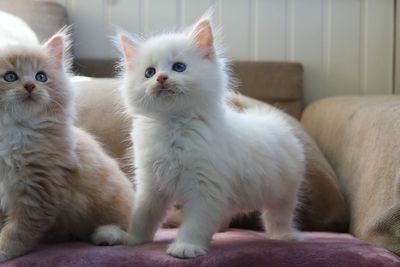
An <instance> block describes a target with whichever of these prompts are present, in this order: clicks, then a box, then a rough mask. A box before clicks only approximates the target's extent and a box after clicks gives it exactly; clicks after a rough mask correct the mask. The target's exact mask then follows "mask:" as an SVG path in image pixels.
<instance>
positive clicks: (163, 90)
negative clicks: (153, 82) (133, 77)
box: [157, 88, 176, 96]
mask: <svg viewBox="0 0 400 267" xmlns="http://www.w3.org/2000/svg"><path fill="white" fill-rule="evenodd" d="M174 94H176V92H175V91H174V90H172V89H168V88H160V89H158V92H157V95H159V96H160V95H174Z"/></svg>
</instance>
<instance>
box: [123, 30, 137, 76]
mask: <svg viewBox="0 0 400 267" xmlns="http://www.w3.org/2000/svg"><path fill="white" fill-rule="evenodd" d="M118 42H119V44H120V47H121V51H122V54H123V55H124V59H125V64H126V66H127V67H128V69H131V68H132V67H133V61H134V60H135V58H136V56H137V52H138V48H139V42H138V41H136V40H134V39H133V38H132V37H130V36H128V35H126V34H119V35H118Z"/></svg>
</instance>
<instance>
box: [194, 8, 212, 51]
mask: <svg viewBox="0 0 400 267" xmlns="http://www.w3.org/2000/svg"><path fill="white" fill-rule="evenodd" d="M189 36H190V38H191V40H192V42H193V43H194V44H195V45H196V46H197V47H198V48H200V49H201V50H203V51H204V57H205V58H212V57H213V56H214V54H215V51H214V34H213V29H212V25H211V16H210V15H206V16H203V17H202V18H201V19H200V20H199V21H198V22H197V23H196V24H195V25H194V27H193V29H192V31H191V32H190V35H189Z"/></svg>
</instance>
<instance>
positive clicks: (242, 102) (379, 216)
mask: <svg viewBox="0 0 400 267" xmlns="http://www.w3.org/2000/svg"><path fill="white" fill-rule="evenodd" d="M0 10H4V11H6V12H10V13H12V14H14V15H17V16H19V17H21V18H22V19H24V20H25V21H26V22H27V23H28V25H29V26H31V28H32V29H33V31H34V32H36V33H37V35H38V38H39V40H45V39H46V38H48V37H49V36H50V35H51V34H53V33H54V32H55V31H56V30H57V29H58V28H59V27H62V26H63V25H64V24H65V23H67V13H66V11H65V9H64V8H63V7H62V6H60V5H58V4H56V3H54V2H48V1H29V0H3V1H1V2H0ZM38 13H40V14H41V15H38ZM32 14H35V16H32ZM36 17H38V18H39V19H36ZM41 23H45V26H43V27H41V26H40V25H41ZM50 26H51V27H50ZM76 63H77V64H76V68H75V72H76V73H79V74H81V75H82V74H83V75H86V77H73V78H72V79H73V81H74V85H75V86H76V89H77V98H76V101H77V102H76V108H77V117H76V121H75V123H76V125H77V126H79V127H81V128H84V129H85V130H87V131H88V132H90V133H91V134H93V135H94V136H95V137H96V138H97V140H98V141H99V142H100V143H101V144H102V145H103V147H104V148H105V150H106V151H107V152H108V153H109V154H110V155H111V156H112V157H114V158H116V159H117V160H118V162H119V164H120V166H121V168H122V169H123V170H124V171H125V173H126V174H127V175H128V176H131V175H133V173H132V170H131V166H130V164H129V162H130V160H127V155H129V154H130V149H131V147H132V145H134V144H132V143H131V142H130V141H129V138H128V137H129V131H130V127H132V125H131V118H130V117H128V116H126V115H124V114H123V113H122V112H121V110H122V102H123V101H122V98H121V95H120V93H119V91H118V84H119V83H118V80H117V79H115V78H92V77H94V76H111V75H112V72H111V71H110V69H111V66H112V65H113V64H114V63H113V62H110V61H99V60H88V59H78V60H77V62H76ZM100 63H101V64H100ZM233 72H234V73H235V76H236V77H238V79H239V80H240V81H241V82H240V83H239V85H238V88H237V91H239V92H240V94H239V93H234V92H228V93H227V95H226V101H229V103H231V105H232V107H233V108H235V109H237V110H238V111H241V110H245V109H247V108H251V107H255V106H257V107H258V108H260V109H263V110H265V112H268V110H270V109H273V108H275V107H278V108H280V109H282V110H283V111H285V112H286V114H287V115H286V117H285V118H286V119H287V120H288V122H289V123H290V124H291V125H292V126H293V129H294V131H295V133H296V135H297V136H298V137H299V138H300V139H301V140H302V142H303V144H304V146H305V148H306V163H307V173H306V183H305V184H304V187H303V188H302V192H303V193H302V199H301V202H302V204H301V205H300V206H299V208H298V210H297V213H296V221H297V224H298V227H299V228H300V229H301V230H302V231H303V232H304V235H305V240H304V241H302V242H295V241H278V240H270V239H268V237H267V236H266V235H265V234H264V232H263V231H262V230H263V229H261V227H260V223H259V218H258V215H257V213H255V214H251V215H250V216H241V217H238V218H235V219H234V220H233V221H232V222H231V224H230V228H228V229H225V230H224V231H221V232H219V233H217V234H215V235H214V237H213V239H212V241H211V247H210V252H209V254H207V255H206V256H202V257H199V258H196V259H191V260H182V259H176V258H173V257H171V256H168V255H167V254H166V253H165V250H166V247H167V245H168V244H169V243H170V242H171V241H172V240H173V239H174V237H175V236H176V232H177V229H176V227H178V226H179V223H180V213H179V209H176V210H175V212H174V213H173V214H172V215H171V216H170V217H169V218H168V219H167V222H166V224H165V225H164V226H165V227H164V228H161V229H160V230H159V231H158V232H157V234H156V238H155V241H154V242H152V243H148V244H144V245H140V246H135V247H128V246H94V245H92V244H90V243H86V242H77V241H73V242H68V243H56V244H42V245H40V246H39V247H37V248H36V249H34V250H33V251H32V252H30V253H29V254H27V255H24V256H21V257H18V258H15V259H13V260H10V261H8V262H4V263H1V264H0V267H3V266H279V267H280V266H283V267H284V266H321V267H324V266H338V267H341V266H343V267H344V266H346V267H347V266H360V267H364V266H365V267H367V266H400V257H399V256H397V255H400V249H399V248H400V234H399V233H400V213H399V212H400V208H399V192H400V184H399V183H400V179H399V177H400V176H399V172H398V170H399V169H398V167H397V166H399V164H398V163H399V162H398V161H399V159H398V157H397V155H398V154H399V152H400V143H399V142H398V141H397V140H396V136H397V135H398V134H399V131H400V130H399V129H400V128H399V127H397V126H398V124H399V122H398V118H399V116H400V108H399V107H400V97H396V96H374V97H360V96H358V97H357V96H354V97H349V96H347V97H333V98H327V99H323V100H320V101H317V102H315V103H313V104H311V105H309V106H307V107H305V109H304V103H303V88H302V83H303V82H302V67H301V65H300V64H298V63H288V62H234V64H233ZM87 76H92V77H87ZM274 106H275V107H274ZM133 127H134V126H133ZM396 254H397V255H396Z"/></svg>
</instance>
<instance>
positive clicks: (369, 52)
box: [361, 0, 394, 94]
mask: <svg viewBox="0 0 400 267" xmlns="http://www.w3.org/2000/svg"><path fill="white" fill-rule="evenodd" d="M365 5H366V8H365V21H364V23H363V24H364V25H365V26H364V36H365V40H364V48H363V53H364V55H363V58H364V59H365V61H364V62H363V63H364V64H362V65H364V69H363V71H364V75H362V77H363V78H364V82H363V85H364V86H363V87H362V88H361V89H362V93H365V94H376V93H381V94H382V93H385V94H390V93H392V91H393V63H394V62H393V60H394V53H393V52H394V50H393V49H394V47H393V46H394V43H393V41H394V36H393V33H394V28H393V27H394V23H393V21H394V9H393V2H392V1H381V0H367V1H366V2H365Z"/></svg>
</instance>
